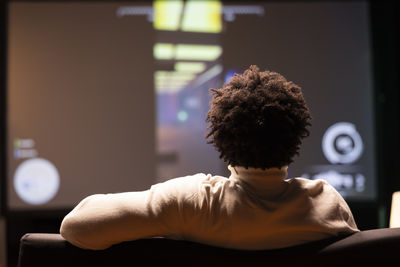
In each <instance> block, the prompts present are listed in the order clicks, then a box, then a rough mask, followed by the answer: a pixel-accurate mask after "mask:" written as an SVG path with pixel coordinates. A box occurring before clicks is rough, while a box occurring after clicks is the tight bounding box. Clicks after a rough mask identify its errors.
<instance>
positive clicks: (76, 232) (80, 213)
mask: <svg viewBox="0 0 400 267" xmlns="http://www.w3.org/2000/svg"><path fill="white" fill-rule="evenodd" d="M165 200H166V199H165V196H164V197H163V196H160V195H159V194H157V193H155V192H154V190H148V191H143V192H129V193H120V194H107V195H92V196H90V197H87V198H85V199H84V200H82V201H81V202H80V203H79V205H78V206H76V207H75V208H74V209H73V210H72V211H71V212H70V213H69V214H68V215H67V216H66V217H65V218H64V220H63V222H62V224H61V228H60V233H61V235H62V236H63V237H64V238H65V239H66V240H68V241H69V242H70V243H72V244H74V245H76V246H78V247H80V248H85V249H105V248H107V247H109V246H111V245H113V244H117V243H120V242H123V241H128V240H135V239H139V238H144V237H151V236H166V235H170V234H173V233H171V230H170V229H169V225H170V222H171V220H174V218H176V217H177V216H176V214H177V210H176V207H174V206H176V205H175V201H174V199H170V200H169V201H167V202H164V201H165ZM166 220H169V221H170V222H169V223H165V221H166Z"/></svg>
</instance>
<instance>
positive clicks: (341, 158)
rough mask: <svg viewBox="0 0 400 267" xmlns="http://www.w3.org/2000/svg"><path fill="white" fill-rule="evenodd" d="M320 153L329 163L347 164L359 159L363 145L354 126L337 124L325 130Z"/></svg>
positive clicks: (342, 123) (344, 123) (347, 123)
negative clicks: (321, 152)
mask: <svg viewBox="0 0 400 267" xmlns="http://www.w3.org/2000/svg"><path fill="white" fill-rule="evenodd" d="M322 151H323V152H324V155H325V157H326V158H327V159H328V161H329V162H330V163H333V164H337V163H342V164H349V163H353V162H355V161H356V160H357V159H359V158H360V156H361V153H362V152H363V143H362V140H361V136H360V134H359V133H358V132H357V130H356V127H355V126H354V124H352V123H349V122H338V123H335V124H334V125H332V126H331V127H329V128H328V130H326V132H325V134H324V137H323V138H322Z"/></svg>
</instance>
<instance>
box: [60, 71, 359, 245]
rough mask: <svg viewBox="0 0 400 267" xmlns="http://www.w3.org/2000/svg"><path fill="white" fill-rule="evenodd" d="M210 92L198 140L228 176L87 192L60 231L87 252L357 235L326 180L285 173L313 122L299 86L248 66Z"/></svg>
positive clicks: (193, 177)
mask: <svg viewBox="0 0 400 267" xmlns="http://www.w3.org/2000/svg"><path fill="white" fill-rule="evenodd" d="M211 91H212V94H213V98H212V100H211V102H210V106H211V107H210V110H209V112H208V114H207V118H206V120H207V122H208V123H209V132H208V134H207V135H206V138H207V139H208V143H211V144H213V145H214V146H215V148H216V149H217V151H218V152H219V153H220V157H221V158H222V159H223V160H224V161H225V162H226V163H227V164H229V166H228V168H229V170H230V171H231V175H230V177H229V178H227V177H222V176H212V175H211V174H202V173H200V174H195V175H191V176H186V177H180V178H175V179H171V180H168V181H166V182H164V183H159V184H156V185H153V186H152V187H151V188H150V189H149V190H147V191H141V192H126V193H116V194H97V195H92V196H89V197H87V198H85V199H84V200H82V201H81V202H80V203H79V204H78V205H77V206H76V207H75V208H74V209H73V210H72V211H71V212H70V213H69V214H68V215H67V216H66V217H65V218H64V220H63V222H62V224H61V228H60V233H61V235H62V236H63V237H64V238H65V239H66V240H68V241H69V242H70V243H72V244H74V245H76V246H78V247H81V248H85V249H93V250H97V249H105V248H108V247H110V246H112V245H113V244H117V243H120V242H123V241H130V240H136V239H140V238H146V237H156V236H162V237H167V238H173V239H184V240H190V241H194V242H200V243H204V244H209V245H214V246H220V247H225V248H234V249H244V250H263V249H276V248H283V247H289V246H293V245H298V244H302V243H306V242H310V241H314V240H319V239H324V238H328V237H332V236H337V235H341V234H350V233H354V232H357V231H359V230H358V229H357V226H356V223H355V221H354V218H353V215H352V213H351V211H350V209H349V207H348V205H347V204H346V202H345V201H344V199H343V198H342V197H341V196H340V194H339V193H338V192H337V191H336V190H335V189H334V188H333V187H332V186H330V185H329V184H328V183H326V182H325V181H324V180H308V179H303V178H291V179H286V178H287V168H288V165H289V164H290V163H292V162H293V157H294V156H295V155H297V154H298V152H299V147H300V145H301V142H302V139H303V138H304V137H306V136H308V135H309V130H308V128H309V127H310V126H311V123H310V120H311V116H310V112H309V110H308V108H307V105H306V102H305V100H304V98H303V95H302V91H301V88H300V87H299V86H297V85H296V84H294V83H293V82H288V81H287V80H286V79H285V78H284V77H283V76H282V75H280V74H278V73H276V72H272V71H263V72H261V71H260V70H259V68H258V67H257V66H250V68H249V69H247V70H246V71H245V72H244V73H243V74H235V76H234V77H232V78H231V79H230V80H229V82H228V83H227V84H225V85H224V86H223V88H221V89H218V90H215V89H211Z"/></svg>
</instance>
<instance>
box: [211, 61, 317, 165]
mask: <svg viewBox="0 0 400 267" xmlns="http://www.w3.org/2000/svg"><path fill="white" fill-rule="evenodd" d="M211 92H212V94H213V98H212V100H211V102H210V106H211V108H210V110H209V111H208V114H207V119H206V121H207V122H209V127H208V128H209V132H208V133H207V135H206V138H209V141H208V143H211V144H213V145H214V146H215V148H216V149H217V151H218V152H220V158H222V159H223V160H224V161H225V162H227V163H229V164H230V165H231V166H243V167H246V168H248V167H252V168H261V169H266V168H272V167H277V168H280V167H283V166H286V165H288V164H290V163H292V162H293V157H294V156H295V155H297V154H298V151H299V148H300V145H301V141H302V139H303V138H304V137H306V136H308V135H309V131H308V129H307V128H308V127H309V126H311V123H310V121H311V116H310V112H309V110H308V108H307V105H306V103H305V101H304V98H303V95H302V92H301V88H300V87H299V86H297V85H296V84H294V83H292V82H288V81H287V80H286V79H285V78H284V77H283V76H282V75H280V74H279V73H276V72H271V71H264V72H260V70H259V68H258V67H257V66H250V68H249V69H247V70H246V71H245V72H244V73H243V74H235V76H234V77H232V78H231V79H230V80H229V82H228V83H227V84H225V85H224V87H222V88H221V89H211Z"/></svg>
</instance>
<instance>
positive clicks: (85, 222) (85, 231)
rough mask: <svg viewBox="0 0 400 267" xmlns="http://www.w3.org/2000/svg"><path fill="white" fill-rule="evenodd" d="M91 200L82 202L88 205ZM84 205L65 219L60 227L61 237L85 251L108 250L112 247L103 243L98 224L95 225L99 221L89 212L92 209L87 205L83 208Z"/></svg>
mask: <svg viewBox="0 0 400 267" xmlns="http://www.w3.org/2000/svg"><path fill="white" fill-rule="evenodd" d="M89 198H90V197H89ZM89 198H87V199H85V200H84V201H82V202H85V203H86V202H87V201H89ZM82 204H83V203H81V204H79V205H78V206H77V207H76V208H75V209H74V210H73V211H72V212H71V213H69V214H68V215H67V216H65V218H64V219H63V221H62V223H61V226H60V234H61V236H62V237H63V238H64V239H66V240H67V241H68V242H70V243H71V244H73V245H75V246H77V247H80V248H83V249H91V250H100V249H106V248H108V247H109V246H110V245H108V244H105V243H104V242H102V240H101V238H100V236H99V231H98V229H97V228H98V224H97V223H94V222H95V221H97V220H96V219H95V218H93V217H94V216H93V215H92V214H91V213H92V212H90V211H89V212H88V211H87V209H90V208H89V207H87V205H85V206H86V207H83V206H84V205H82Z"/></svg>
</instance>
